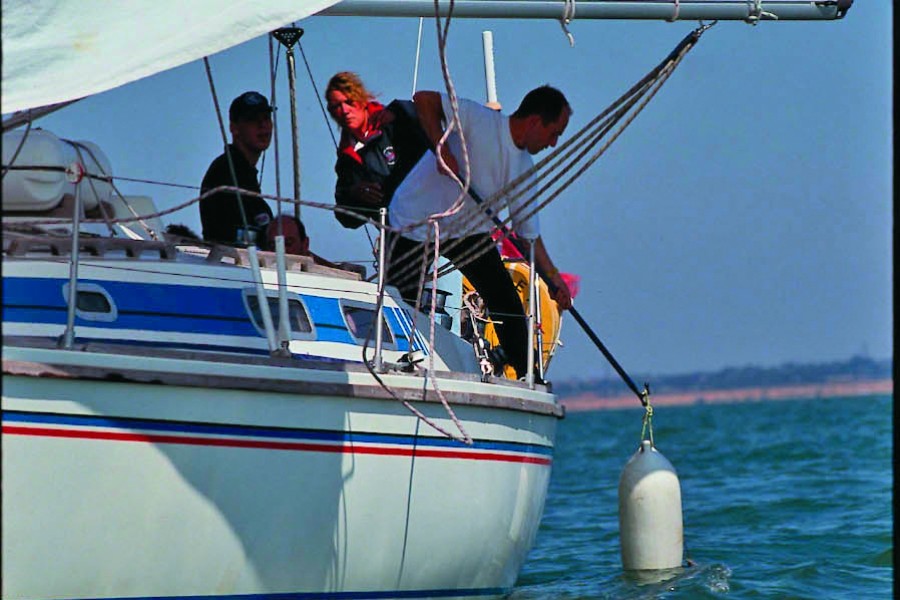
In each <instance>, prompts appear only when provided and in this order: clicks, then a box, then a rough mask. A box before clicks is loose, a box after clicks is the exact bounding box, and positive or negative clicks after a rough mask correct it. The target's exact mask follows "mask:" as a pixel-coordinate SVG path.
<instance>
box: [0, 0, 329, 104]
mask: <svg viewBox="0 0 900 600" xmlns="http://www.w3.org/2000/svg"><path fill="white" fill-rule="evenodd" d="M336 1H337V0H190V1H189V2H185V1H184V0H117V1H115V2H84V1H83V0H3V19H2V27H3V52H2V57H3V70H2V72H3V87H2V94H0V99H2V113H3V114H9V113H12V112H15V111H19V110H25V109H29V108H35V107H38V106H44V105H48V104H55V103H57V102H65V101H68V100H74V99H77V98H82V97H84V96H89V95H92V94H98V93H100V92H103V91H106V90H109V89H112V88H114V87H118V86H120V85H123V84H125V83H128V82H130V81H135V80H137V79H141V78H143V77H148V76H150V75H153V74H155V73H159V72H160V71H165V70H166V69H171V68H173V67H177V66H179V65H182V64H184V63H187V62H190V61H192V60H197V59H199V58H202V57H204V56H208V55H211V54H214V53H216V52H219V51H221V50H224V49H226V48H230V47H232V46H236V45H238V44H241V43H243V42H246V41H247V40H250V39H253V38H254V37H257V36H259V35H263V34H265V33H267V32H269V31H272V30H273V29H277V28H278V27H283V26H284V25H286V24H290V23H291V22H292V21H297V20H299V19H302V18H304V17H306V16H309V15H312V14H315V13H317V12H319V11H321V10H322V9H324V8H327V7H328V6H331V5H332V4H335V2H336Z"/></svg>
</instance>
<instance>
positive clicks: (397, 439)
mask: <svg viewBox="0 0 900 600" xmlns="http://www.w3.org/2000/svg"><path fill="white" fill-rule="evenodd" d="M3 422H4V423H22V424H35V425H36V424H41V425H63V426H75V427H97V428H99V427H102V428H106V429H127V430H131V431H133V430H142V431H165V432H170V433H185V434H203V435H227V436H234V437H254V438H268V439H276V438H277V439H290V440H306V441H319V442H335V443H338V442H340V443H357V444H385V445H395V446H415V447H423V446H424V447H435V448H468V449H472V450H493V451H501V452H526V453H528V454H539V455H544V456H552V455H553V449H552V448H549V447H546V446H538V445H534V444H524V443H517V442H495V441H475V442H474V444H473V445H472V446H467V445H466V444H464V443H463V442H459V441H456V440H453V439H449V438H444V437H439V438H438V437H424V436H408V435H391V434H384V433H356V432H351V431H324V430H317V429H293V428H292V429H288V428H277V427H262V426H251V425H219V424H207V423H176V422H171V421H159V420H149V419H136V418H122V417H93V416H81V415H60V414H48V413H33V412H26V411H15V410H7V411H3Z"/></svg>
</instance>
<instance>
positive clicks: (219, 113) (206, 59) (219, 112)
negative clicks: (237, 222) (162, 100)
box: [203, 56, 250, 244]
mask: <svg viewBox="0 0 900 600" xmlns="http://www.w3.org/2000/svg"><path fill="white" fill-rule="evenodd" d="M203 64H204V66H205V67H206V78H207V79H208V80H209V91H210V93H211V94H212V99H213V106H215V108H216V118H217V119H218V121H219V132H220V133H221V134H222V144H223V145H224V146H225V159H226V160H227V161H228V170H229V171H230V172H231V180H232V181H233V182H234V185H235V187H236V188H238V190H240V188H239V187H238V180H237V173H236V172H235V170H234V161H233V160H232V159H231V148H229V147H228V136H226V135H225V123H224V122H223V121H222V110H221V108H220V107H219V97H218V96H217V95H216V85H215V83H213V76H212V68H211V67H210V66H209V57H208V56H204V57H203ZM234 197H235V201H236V202H237V205H238V211H239V212H240V213H241V223H243V226H244V240H243V241H245V242H247V243H248V244H249V241H250V239H249V234H248V231H247V230H248V227H247V214H246V213H245V212H244V202H243V200H241V193H240V191H236V192H235V194H234Z"/></svg>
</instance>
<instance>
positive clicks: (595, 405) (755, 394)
mask: <svg viewBox="0 0 900 600" xmlns="http://www.w3.org/2000/svg"><path fill="white" fill-rule="evenodd" d="M893 391H894V380H893V379H878V380H870V381H840V382H829V383H812V384H803V385H783V386H772V387H748V388H737V389H731V390H692V391H687V392H672V393H663V394H653V393H652V390H651V395H650V403H651V404H652V405H653V406H687V405H691V404H719V403H723V404H724V403H729V402H761V401H765V400H802V399H810V398H834V397H855V396H872V395H876V394H892V393H893ZM559 402H560V404H562V405H563V406H565V407H566V411H567V412H583V411H589V410H608V409H620V408H640V402H639V401H638V399H637V398H636V397H635V396H634V395H633V394H628V393H623V394H619V395H616V396H598V395H597V394H592V393H583V394H578V395H575V396H567V397H564V398H561V399H560V401H559Z"/></svg>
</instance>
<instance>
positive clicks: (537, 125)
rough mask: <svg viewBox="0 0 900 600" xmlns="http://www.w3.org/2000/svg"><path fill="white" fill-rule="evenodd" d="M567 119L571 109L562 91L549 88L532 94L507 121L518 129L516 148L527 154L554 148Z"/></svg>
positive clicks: (537, 90)
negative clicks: (514, 124)
mask: <svg viewBox="0 0 900 600" xmlns="http://www.w3.org/2000/svg"><path fill="white" fill-rule="evenodd" d="M570 116H572V108H571V107H570V106H569V101H568V100H566V97H565V96H564V95H563V93H562V92H561V91H559V90H558V89H556V88H554V87H550V86H549V85H542V86H541V87H539V88H535V89H533V90H531V91H530V92H528V93H527V94H525V97H524V98H522V103H521V104H520V105H519V108H517V109H516V112H514V113H513V114H512V115H511V116H510V120H513V121H516V122H517V123H519V124H520V125H521V126H520V127H519V129H520V131H521V134H520V138H521V139H520V140H517V145H518V146H519V147H520V148H522V149H523V150H527V151H528V152H529V153H530V154H537V153H538V152H540V151H541V150H544V149H545V148H549V147H553V146H556V141H557V140H558V139H559V136H561V135H562V133H563V132H564V131H565V130H566V127H567V126H568V124H569V117H570Z"/></svg>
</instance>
